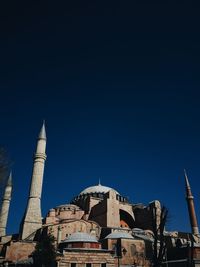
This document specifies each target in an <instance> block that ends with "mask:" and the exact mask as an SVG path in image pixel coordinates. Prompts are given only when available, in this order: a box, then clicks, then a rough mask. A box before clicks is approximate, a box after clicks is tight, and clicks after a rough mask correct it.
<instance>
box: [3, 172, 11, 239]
mask: <svg viewBox="0 0 200 267" xmlns="http://www.w3.org/2000/svg"><path fill="white" fill-rule="evenodd" d="M11 195H12V173H10V175H9V178H8V181H7V184H6V187H5V191H4V195H3V198H2V205H1V211H0V236H5V235H6V226H7V221H8V213H9V208H10V201H11Z"/></svg>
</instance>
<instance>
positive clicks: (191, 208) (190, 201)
mask: <svg viewBox="0 0 200 267" xmlns="http://www.w3.org/2000/svg"><path fill="white" fill-rule="evenodd" d="M184 173H185V188H186V200H187V205H188V213H189V217H190V224H191V228H192V234H194V235H199V228H198V224H197V217H196V213H195V207H194V197H193V195H192V191H191V188H190V184H189V180H188V177H187V174H186V171H185V170H184Z"/></svg>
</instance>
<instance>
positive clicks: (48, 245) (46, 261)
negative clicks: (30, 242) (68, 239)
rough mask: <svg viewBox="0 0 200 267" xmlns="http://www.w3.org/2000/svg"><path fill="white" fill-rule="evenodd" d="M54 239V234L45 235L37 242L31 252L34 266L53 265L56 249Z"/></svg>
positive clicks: (47, 266) (45, 266) (48, 266)
mask: <svg viewBox="0 0 200 267" xmlns="http://www.w3.org/2000/svg"><path fill="white" fill-rule="evenodd" d="M54 241H55V238H54V236H52V235H46V236H44V237H42V238H41V240H40V241H39V242H38V243H37V245H36V247H35V251H34V252H33V264H34V266H35V267H40V266H44V267H50V266H54V265H55V260H56V249H55V246H54Z"/></svg>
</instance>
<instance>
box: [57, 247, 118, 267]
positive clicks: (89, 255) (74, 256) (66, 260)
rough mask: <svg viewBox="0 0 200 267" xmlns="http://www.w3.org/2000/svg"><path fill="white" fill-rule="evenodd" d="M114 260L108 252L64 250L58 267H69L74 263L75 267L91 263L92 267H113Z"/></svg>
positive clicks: (83, 266)
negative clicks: (102, 266)
mask: <svg viewBox="0 0 200 267" xmlns="http://www.w3.org/2000/svg"><path fill="white" fill-rule="evenodd" d="M114 261H115V260H114V258H113V257H112V256H111V254H110V253H109V252H104V251H102V250H85V251H83V250H79V251H78V250H77V251H73V250H66V251H64V253H63V257H60V260H59V264H58V266H59V267H71V263H76V267H85V266H86V265H85V264H86V263H91V264H92V267H101V264H102V263H106V266H107V267H114Z"/></svg>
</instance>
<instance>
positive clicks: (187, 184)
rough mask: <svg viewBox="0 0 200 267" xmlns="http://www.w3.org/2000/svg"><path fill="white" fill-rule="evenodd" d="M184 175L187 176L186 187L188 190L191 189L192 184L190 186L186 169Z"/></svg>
mask: <svg viewBox="0 0 200 267" xmlns="http://www.w3.org/2000/svg"><path fill="white" fill-rule="evenodd" d="M184 175H185V184H186V187H187V188H190V184H189V181H188V177H187V173H186V170H185V169H184Z"/></svg>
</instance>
